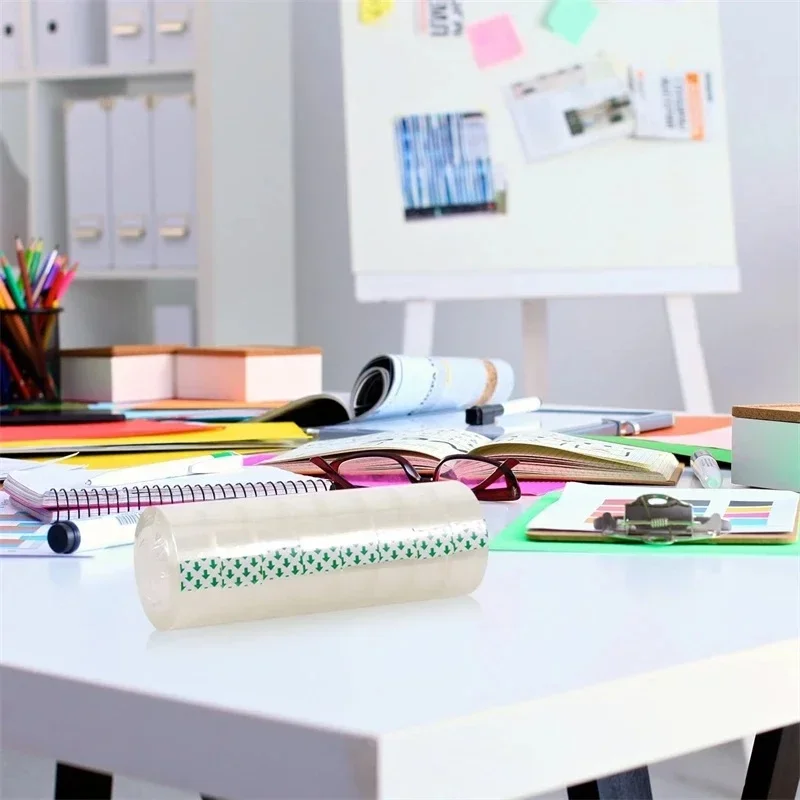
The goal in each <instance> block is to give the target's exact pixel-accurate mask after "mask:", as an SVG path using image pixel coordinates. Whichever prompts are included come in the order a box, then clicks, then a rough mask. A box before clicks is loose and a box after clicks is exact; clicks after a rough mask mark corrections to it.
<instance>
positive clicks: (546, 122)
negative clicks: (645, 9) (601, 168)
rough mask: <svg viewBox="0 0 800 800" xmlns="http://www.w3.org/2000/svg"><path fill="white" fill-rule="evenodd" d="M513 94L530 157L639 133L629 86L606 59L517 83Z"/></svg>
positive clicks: (511, 103)
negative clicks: (634, 132) (636, 127)
mask: <svg viewBox="0 0 800 800" xmlns="http://www.w3.org/2000/svg"><path fill="white" fill-rule="evenodd" d="M507 99H508V106H509V111H510V112H511V116H512V118H513V120H514V124H515V126H516V129H517V134H518V135H519V139H520V143H521V145H522V149H523V152H524V153H525V158H526V159H527V161H529V162H533V161H540V160H541V159H544V158H549V157H551V156H557V155H560V154H562V153H569V152H571V151H573V150H578V149H579V148H582V147H586V146H587V145H592V144H596V143H598V142H604V141H608V140H611V139H622V138H627V137H630V136H632V135H633V128H634V113H633V107H632V103H631V97H630V93H629V90H628V86H627V85H626V82H625V80H623V78H622V77H620V76H619V75H618V74H617V72H616V71H615V70H614V67H613V65H612V64H611V62H609V61H608V60H606V59H604V58H598V59H595V60H593V61H590V62H587V63H585V64H576V65H574V66H572V67H567V68H566V69H563V70H559V71H558V72H552V73H549V74H545V75H538V76H537V77H535V78H531V79H530V80H527V81H519V82H517V83H514V84H512V85H511V87H510V89H509V91H508V93H507Z"/></svg>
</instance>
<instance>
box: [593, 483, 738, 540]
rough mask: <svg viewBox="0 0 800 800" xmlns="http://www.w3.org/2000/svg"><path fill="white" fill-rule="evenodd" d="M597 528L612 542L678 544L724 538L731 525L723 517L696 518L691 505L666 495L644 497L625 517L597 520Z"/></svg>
mask: <svg viewBox="0 0 800 800" xmlns="http://www.w3.org/2000/svg"><path fill="white" fill-rule="evenodd" d="M594 528H595V530H596V531H598V532H599V533H602V534H604V535H606V536H608V537H609V538H611V539H620V540H624V541H627V542H641V543H643V544H674V543H675V542H687V541H702V540H704V539H715V538H717V537H719V536H724V535H725V534H726V533H729V532H730V530H731V523H730V522H729V521H728V520H724V519H722V517H720V515H719V514H712V515H711V516H710V517H696V516H694V509H693V508H692V506H691V505H690V504H689V503H684V502H683V501H682V500H677V499H676V498H674V497H669V496H668V495H665V494H643V495H642V496H641V497H638V498H637V499H636V500H633V501H632V502H630V503H628V504H627V505H626V506H625V515H624V516H623V517H615V516H614V515H613V514H610V513H608V512H606V513H605V514H603V515H602V516H601V517H598V518H597V519H595V521H594Z"/></svg>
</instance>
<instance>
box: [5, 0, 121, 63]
mask: <svg viewBox="0 0 800 800" xmlns="http://www.w3.org/2000/svg"><path fill="white" fill-rule="evenodd" d="M4 1H5V0H3V2H4ZM105 18H106V6H105V2H103V0H34V4H33V19H34V23H33V24H34V44H35V60H36V65H37V67H39V68H40V69H65V68H74V67H85V66H89V65H92V64H103V63H105V60H106V52H105V50H106V46H105V45H106V37H105Z"/></svg>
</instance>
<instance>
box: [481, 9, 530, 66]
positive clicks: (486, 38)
mask: <svg viewBox="0 0 800 800" xmlns="http://www.w3.org/2000/svg"><path fill="white" fill-rule="evenodd" d="M467 37H468V38H469V43H470V44H471V45H472V54H473V56H475V63H476V64H477V65H478V66H479V67H480V68H481V69H484V68H485V67H493V66H494V65H495V64H502V63H503V62H504V61H510V60H511V59H512V58H516V57H517V56H518V55H520V53H522V42H521V41H520V40H519V36H517V31H516V29H515V28H514V23H513V21H512V20H511V17H509V16H508V14H500V15H499V16H497V17H491V18H490V19H484V20H481V21H480V22H475V23H473V24H472V25H469V26H468V27H467Z"/></svg>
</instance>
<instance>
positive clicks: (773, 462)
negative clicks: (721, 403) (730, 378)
mask: <svg viewBox="0 0 800 800" xmlns="http://www.w3.org/2000/svg"><path fill="white" fill-rule="evenodd" d="M731 480H732V481H733V483H736V484H740V485H742V486H754V487H756V488H758V489H789V490H791V491H794V492H800V403H787V404H783V405H758V406H734V408H733V464H732V470H731Z"/></svg>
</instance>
